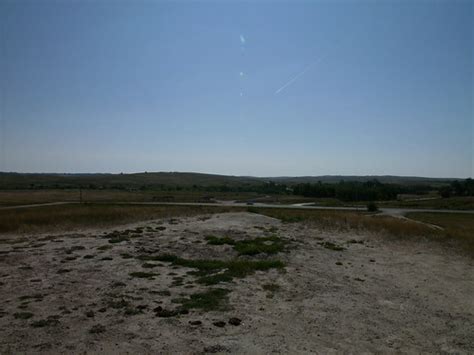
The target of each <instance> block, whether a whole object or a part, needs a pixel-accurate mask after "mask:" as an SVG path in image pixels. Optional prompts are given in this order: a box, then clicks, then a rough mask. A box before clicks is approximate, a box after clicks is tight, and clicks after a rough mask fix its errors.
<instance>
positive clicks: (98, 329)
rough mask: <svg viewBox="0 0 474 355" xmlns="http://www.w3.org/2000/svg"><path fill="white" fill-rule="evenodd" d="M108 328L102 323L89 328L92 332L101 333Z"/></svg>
mask: <svg viewBox="0 0 474 355" xmlns="http://www.w3.org/2000/svg"><path fill="white" fill-rule="evenodd" d="M105 330H106V328H105V327H104V326H103V325H102V324H95V325H94V326H93V327H92V328H91V329H89V333H90V334H99V333H104V332H105Z"/></svg>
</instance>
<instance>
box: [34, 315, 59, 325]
mask: <svg viewBox="0 0 474 355" xmlns="http://www.w3.org/2000/svg"><path fill="white" fill-rule="evenodd" d="M58 318H59V316H49V317H48V318H47V319H40V320H37V321H34V322H32V323H31V324H30V325H31V326H32V327H33V328H43V327H50V326H55V325H58V324H59V319H58Z"/></svg>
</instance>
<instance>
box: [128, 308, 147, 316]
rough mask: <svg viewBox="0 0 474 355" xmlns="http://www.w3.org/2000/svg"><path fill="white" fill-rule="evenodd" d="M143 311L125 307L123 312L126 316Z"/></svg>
mask: <svg viewBox="0 0 474 355" xmlns="http://www.w3.org/2000/svg"><path fill="white" fill-rule="evenodd" d="M140 313H143V312H142V311H141V310H140V309H138V308H134V307H127V308H126V309H125V312H124V314H125V315H126V316H135V315H137V314H140Z"/></svg>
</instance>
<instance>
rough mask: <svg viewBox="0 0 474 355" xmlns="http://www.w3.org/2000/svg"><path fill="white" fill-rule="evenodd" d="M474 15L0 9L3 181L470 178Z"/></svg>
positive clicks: (261, 8) (361, 5)
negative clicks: (134, 175) (56, 175)
mask: <svg viewBox="0 0 474 355" xmlns="http://www.w3.org/2000/svg"><path fill="white" fill-rule="evenodd" d="M473 4H474V2H472V1H421V0H420V1H417V0H413V1H408V0H399V1H388V0H387V1H377V2H376V1H356V0H353V1H327V2H326V1H291V2H290V1H288V2H285V1H279V2H276V1H252V2H244V1H225V2H223V1H220V2H198V1H192V2H186V1H175V2H164V1H111V0H108V1H105V0H104V1H101V0H94V1H92V0H83V1H77V0H76V1H74V0H62V1H46V0H35V1H24V0H19V1H13V0H0V39H1V43H0V44H1V47H0V50H1V53H0V171H17V172H69V173H73V172H140V171H196V172H207V173H218V174H231V175H252V176H297V175H409V176H429V177H457V178H464V177H469V176H474V162H473V159H474V158H473V157H474V145H473V140H474V139H473V138H474V128H473V117H474V116H473V98H474V96H473V81H474V78H473V75H474V74H473V66H474V62H473V47H474V46H473V23H474V21H473V20H474V19H473V17H474V9H473V8H474V5H473Z"/></svg>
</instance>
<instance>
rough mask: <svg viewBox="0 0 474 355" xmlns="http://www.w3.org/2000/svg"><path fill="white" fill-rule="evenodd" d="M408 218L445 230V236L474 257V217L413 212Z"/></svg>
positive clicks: (470, 215)
mask: <svg viewBox="0 0 474 355" xmlns="http://www.w3.org/2000/svg"><path fill="white" fill-rule="evenodd" d="M407 217H408V218H411V219H414V220H418V221H421V222H424V223H430V224H434V225H437V226H439V227H441V228H443V229H444V230H443V233H442V234H443V236H445V237H446V238H448V239H450V240H452V241H456V243H458V244H460V245H461V246H462V247H463V249H464V250H465V251H467V252H468V253H470V254H472V255H474V216H473V215H472V214H466V213H442V212H436V213H425V212H413V213H408V214H407Z"/></svg>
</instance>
